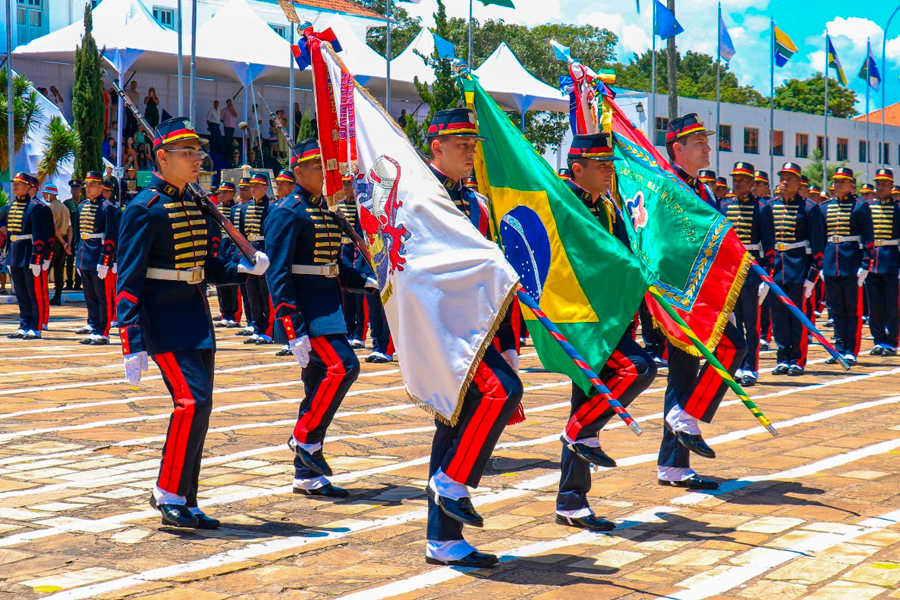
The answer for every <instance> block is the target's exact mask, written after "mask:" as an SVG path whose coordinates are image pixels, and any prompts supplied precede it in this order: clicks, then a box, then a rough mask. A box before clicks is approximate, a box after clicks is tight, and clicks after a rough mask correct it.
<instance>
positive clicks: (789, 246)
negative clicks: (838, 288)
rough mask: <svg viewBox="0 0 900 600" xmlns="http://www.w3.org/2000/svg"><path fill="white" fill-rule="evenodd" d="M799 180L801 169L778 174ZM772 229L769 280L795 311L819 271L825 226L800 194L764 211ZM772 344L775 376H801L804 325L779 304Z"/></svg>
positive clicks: (774, 313)
mask: <svg viewBox="0 0 900 600" xmlns="http://www.w3.org/2000/svg"><path fill="white" fill-rule="evenodd" d="M781 173H793V174H795V175H796V176H797V177H799V176H800V165H798V164H796V163H791V162H789V163H785V164H784V166H783V167H782V168H781V170H780V171H779V175H780V174H781ZM765 213H766V217H767V218H769V219H771V220H772V222H773V223H774V226H775V248H774V250H773V251H772V254H771V260H770V261H769V262H770V264H771V265H772V279H774V280H775V283H777V284H778V286H779V287H781V289H782V290H784V292H785V293H786V294H787V295H788V297H789V298H790V299H791V301H792V302H793V303H794V304H796V305H797V306H798V307H800V306H803V303H804V299H805V298H806V297H808V295H807V293H806V292H807V291H808V292H809V295H811V293H812V288H813V287H814V286H815V281H816V279H817V278H818V277H819V271H820V270H821V268H822V248H823V246H824V239H823V238H824V222H823V219H822V212H821V210H819V207H818V205H816V204H815V203H814V202H812V201H810V200H804V199H803V198H801V197H800V195H799V194H797V195H795V196H794V197H792V198H784V197H779V198H777V199H776V200H775V201H774V202H772V203H771V204H769V205H768V206H767V207H766V208H765ZM772 319H773V323H774V332H775V342H776V343H777V344H778V350H777V355H776V356H777V360H778V365H777V366H776V368H775V371H773V373H775V374H776V375H781V374H791V367H796V368H794V369H793V373H792V374H794V375H801V374H802V373H803V370H804V369H805V368H806V353H807V335H806V331H805V330H804V328H803V325H802V324H801V323H800V322H799V321H797V319H796V318H794V316H793V315H791V313H790V311H789V310H788V308H787V307H786V306H784V304H783V303H781V302H774V301H773V303H772Z"/></svg>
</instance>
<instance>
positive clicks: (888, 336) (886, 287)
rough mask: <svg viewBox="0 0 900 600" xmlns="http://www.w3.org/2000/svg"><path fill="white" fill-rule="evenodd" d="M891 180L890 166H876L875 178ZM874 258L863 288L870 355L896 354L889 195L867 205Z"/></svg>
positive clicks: (894, 227) (898, 272)
mask: <svg viewBox="0 0 900 600" xmlns="http://www.w3.org/2000/svg"><path fill="white" fill-rule="evenodd" d="M882 180H883V181H890V182H893V181H894V172H893V171H892V170H891V169H878V171H876V173H875V181H882ZM871 209H872V226H873V230H874V246H875V248H874V257H873V258H872V266H871V269H870V273H869V276H868V277H866V288H867V289H868V291H869V301H870V304H869V330H870V331H871V332H872V337H873V338H874V340H875V347H874V348H873V349H872V351H871V354H875V355H884V356H894V355H896V354H897V341H898V340H897V336H898V333H900V314H898V311H900V305H898V303H900V298H898V283H900V282H898V280H897V278H898V276H900V207H898V205H897V201H896V200H894V198H893V197H891V196H888V197H887V198H876V199H875V200H874V202H873V203H872V205H871Z"/></svg>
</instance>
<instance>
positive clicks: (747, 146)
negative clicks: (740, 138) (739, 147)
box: [744, 127, 759, 154]
mask: <svg viewBox="0 0 900 600" xmlns="http://www.w3.org/2000/svg"><path fill="white" fill-rule="evenodd" d="M744 154H759V128H757V127H744Z"/></svg>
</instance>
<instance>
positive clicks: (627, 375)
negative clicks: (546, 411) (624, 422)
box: [566, 350, 638, 440]
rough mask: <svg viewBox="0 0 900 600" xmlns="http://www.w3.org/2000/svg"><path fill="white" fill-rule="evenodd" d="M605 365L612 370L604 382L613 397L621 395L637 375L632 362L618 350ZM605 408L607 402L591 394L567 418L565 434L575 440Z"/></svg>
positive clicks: (607, 404) (606, 407)
mask: <svg viewBox="0 0 900 600" xmlns="http://www.w3.org/2000/svg"><path fill="white" fill-rule="evenodd" d="M606 367H607V368H611V369H613V370H614V372H613V374H612V375H611V376H609V377H607V378H606V380H605V381H604V384H605V385H606V387H607V388H609V391H610V393H611V394H612V396H613V397H615V398H618V397H619V396H621V395H622V394H623V393H624V392H625V390H627V389H628V388H629V387H630V386H631V384H632V383H634V381H635V379H637V377H638V372H637V368H636V367H635V366H634V363H633V362H631V361H630V360H628V357H627V356H625V355H624V354H622V353H621V352H619V351H618V350H614V351H613V353H612V356H610V358H609V360H608V361H606ZM607 410H609V402H608V401H606V400H604V399H603V398H602V397H601V396H600V395H599V394H598V395H595V396H593V397H592V398H591V399H590V400H588V401H587V402H585V403H584V404H583V405H582V406H581V407H580V408H579V409H578V410H577V411H575V414H573V415H572V416H571V417H570V418H569V422H568V423H567V424H566V435H567V436H569V439H572V440H577V439H578V435H579V434H580V433H581V430H582V429H583V428H584V427H586V426H588V425H590V424H592V423H593V422H594V421H596V420H597V419H599V418H600V416H601V415H602V414H603V413H605V412H606V411H607Z"/></svg>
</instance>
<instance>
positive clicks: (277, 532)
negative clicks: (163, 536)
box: [157, 515, 350, 541]
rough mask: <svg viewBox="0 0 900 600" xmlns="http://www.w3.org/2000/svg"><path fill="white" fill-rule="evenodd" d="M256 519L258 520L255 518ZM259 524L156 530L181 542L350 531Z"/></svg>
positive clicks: (314, 535) (284, 523)
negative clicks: (177, 538) (179, 539)
mask: <svg viewBox="0 0 900 600" xmlns="http://www.w3.org/2000/svg"><path fill="white" fill-rule="evenodd" d="M257 519H258V518H257ZM300 519H302V515H298V521H299V520H300ZM258 520H259V521H261V522H259V523H252V524H237V523H228V522H227V519H226V520H225V521H223V522H222V526H221V527H220V528H219V529H210V530H203V529H186V528H179V527H168V526H166V525H162V526H160V527H158V528H157V529H158V530H159V531H165V532H166V533H170V534H172V535H173V536H175V537H179V538H181V539H183V540H186V541H190V540H197V539H201V538H216V539H222V540H241V541H248V540H259V539H271V538H284V537H295V536H302V537H308V538H313V539H315V538H324V537H326V536H328V535H334V534H336V533H346V532H348V531H350V530H349V529H347V528H346V527H316V526H314V525H304V524H303V523H301V522H292V521H289V520H288V521H270V520H263V519H258Z"/></svg>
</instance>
